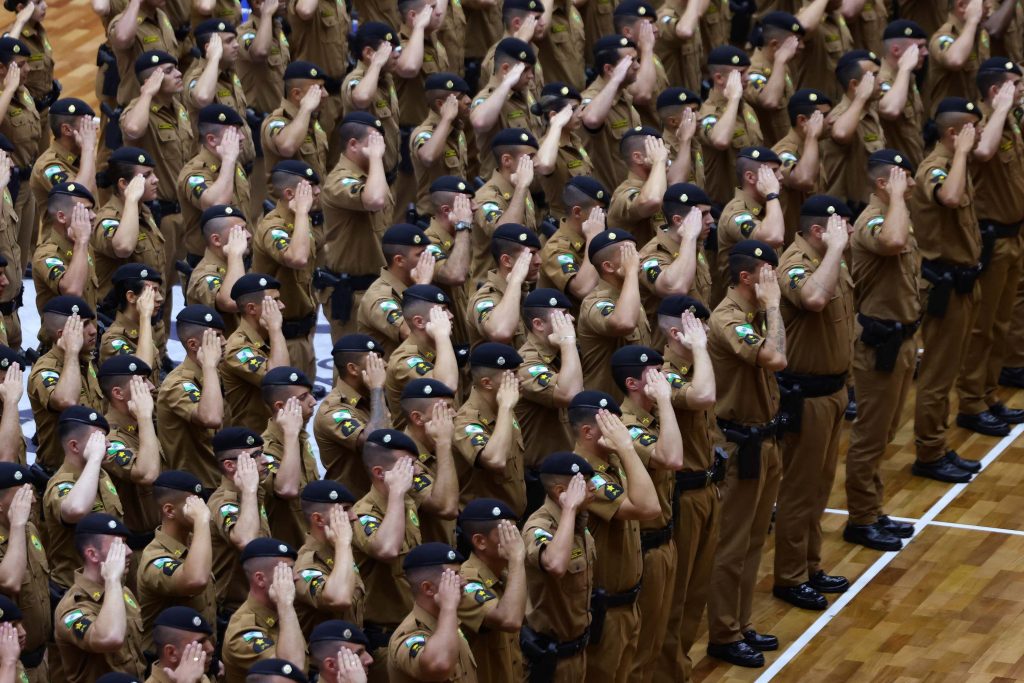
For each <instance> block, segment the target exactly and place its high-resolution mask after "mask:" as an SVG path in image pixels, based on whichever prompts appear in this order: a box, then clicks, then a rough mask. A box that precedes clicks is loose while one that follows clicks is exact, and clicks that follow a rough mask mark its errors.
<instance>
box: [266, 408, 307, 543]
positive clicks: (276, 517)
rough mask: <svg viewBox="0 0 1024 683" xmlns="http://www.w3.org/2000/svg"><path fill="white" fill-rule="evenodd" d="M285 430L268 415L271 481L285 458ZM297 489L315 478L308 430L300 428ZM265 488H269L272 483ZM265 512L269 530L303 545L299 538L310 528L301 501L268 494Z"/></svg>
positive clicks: (275, 534) (268, 454)
mask: <svg viewBox="0 0 1024 683" xmlns="http://www.w3.org/2000/svg"><path fill="white" fill-rule="evenodd" d="M284 448H285V444H284V433H283V432H282V430H281V426H280V425H279V424H277V420H275V419H274V418H271V419H270V420H268V421H267V425H266V429H265V430H264V432H263V453H264V454H265V455H267V456H269V457H271V458H273V459H274V462H272V463H270V477H269V479H270V480H271V481H272V480H273V479H274V478H276V476H277V471H278V469H279V468H280V467H281V460H283V459H284ZM299 458H300V459H301V465H300V467H299V490H300V491H301V490H302V489H303V488H305V486H306V484H308V483H309V482H311V481H316V480H317V479H319V478H320V477H319V476H318V473H317V469H316V457H315V456H314V455H313V449H312V448H311V447H310V445H309V433H308V432H307V431H306V430H305V429H302V430H301V431H300V432H299ZM268 488H270V489H271V490H272V488H273V487H272V485H271V483H269V482H268ZM267 508H268V509H267V514H268V515H269V519H270V533H271V535H272V536H273V537H274V538H279V539H281V540H282V541H284V542H285V543H287V544H288V545H290V546H292V547H293V548H297V547H298V546H300V545H302V540H303V539H304V538H305V537H306V533H307V532H308V531H309V524H308V523H307V522H306V516H305V515H303V514H302V501H301V499H300V498H299V497H298V496H296V497H295V498H281V497H279V496H277V494H273V495H271V497H270V499H269V500H268V501H267Z"/></svg>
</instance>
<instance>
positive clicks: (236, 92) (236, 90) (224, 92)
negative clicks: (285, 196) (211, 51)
mask: <svg viewBox="0 0 1024 683" xmlns="http://www.w3.org/2000/svg"><path fill="white" fill-rule="evenodd" d="M205 68H206V58H205V57H201V58H198V59H196V60H195V61H194V62H192V65H191V66H190V67H189V68H188V71H186V72H185V75H184V76H183V77H182V80H183V81H184V83H185V91H184V92H183V93H182V100H183V101H184V102H185V106H186V107H188V113H189V115H190V116H191V117H192V120H193V121H195V122H197V123H198V121H199V110H200V109H202V108H203V105H201V104H200V103H199V101H198V100H197V99H196V95H195V87H196V84H197V83H198V82H199V77H200V76H201V75H202V73H203V70H204V69H205ZM210 104H223V105H224V106H226V107H230V108H231V109H233V110H234V111H235V113H237V114H238V115H239V116H241V117H242V121H243V122H244V121H245V110H246V107H248V106H249V103H248V100H247V98H246V96H245V90H244V89H243V88H242V80H241V79H240V78H239V77H238V74H236V73H235V70H234V68H228V69H222V70H221V71H219V72H218V73H217V84H216V87H215V88H214V92H213V100H212V101H211V102H210ZM238 133H239V134H240V135H241V138H242V139H241V141H240V143H239V148H240V151H239V154H238V163H239V164H241V165H243V166H245V165H248V164H251V163H253V161H255V160H256V148H255V147H254V146H253V141H252V129H251V128H250V127H249V125H248V124H247V123H243V124H242V126H241V127H239V128H238ZM196 137H198V135H197V136H196Z"/></svg>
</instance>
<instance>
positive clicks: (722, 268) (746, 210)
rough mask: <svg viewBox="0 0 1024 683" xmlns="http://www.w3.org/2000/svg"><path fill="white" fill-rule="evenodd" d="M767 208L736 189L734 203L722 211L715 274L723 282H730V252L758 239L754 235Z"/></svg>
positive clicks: (727, 205)
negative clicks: (750, 240) (743, 242)
mask: <svg viewBox="0 0 1024 683" xmlns="http://www.w3.org/2000/svg"><path fill="white" fill-rule="evenodd" d="M764 214H765V207H764V206H763V205H761V204H759V203H758V202H756V201H755V200H754V199H753V198H751V197H749V196H747V194H746V193H745V192H744V191H743V190H741V189H739V188H736V191H735V193H734V195H733V198H732V201H730V202H729V203H728V204H726V205H725V208H723V209H722V215H721V216H720V217H719V219H718V256H717V261H718V264H717V269H716V272H715V274H716V275H717V277H718V278H719V279H720V280H721V282H723V283H725V282H729V251H730V250H731V249H732V248H733V247H734V246H736V245H737V244H738V243H739V242H742V241H743V240H745V239H757V237H756V235H755V236H753V237H751V236H752V235H754V233H755V232H756V231H757V229H758V228H760V227H761V221H762V220H764Z"/></svg>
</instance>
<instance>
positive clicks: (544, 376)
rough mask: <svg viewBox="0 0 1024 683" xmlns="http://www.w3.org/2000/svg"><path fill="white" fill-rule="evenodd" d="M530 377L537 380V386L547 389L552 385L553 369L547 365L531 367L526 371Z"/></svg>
mask: <svg viewBox="0 0 1024 683" xmlns="http://www.w3.org/2000/svg"><path fill="white" fill-rule="evenodd" d="M526 371H527V372H528V373H530V377H532V378H534V379H535V380H537V384H539V385H540V386H542V387H546V386H548V385H549V384H551V369H550V368H548V366H546V365H531V366H530V367H528V368H527V369H526Z"/></svg>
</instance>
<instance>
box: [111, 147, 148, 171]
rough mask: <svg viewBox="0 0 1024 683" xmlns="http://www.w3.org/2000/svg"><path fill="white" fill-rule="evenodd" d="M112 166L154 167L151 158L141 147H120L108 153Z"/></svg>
mask: <svg viewBox="0 0 1024 683" xmlns="http://www.w3.org/2000/svg"><path fill="white" fill-rule="evenodd" d="M110 163H112V164H133V165H135V166H149V167H151V168H152V167H153V166H156V162H155V161H153V157H151V156H150V155H149V152H147V151H146V150H144V149H142V148H141V147H121V148H119V149H115V150H114V151H113V152H111V153H110Z"/></svg>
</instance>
